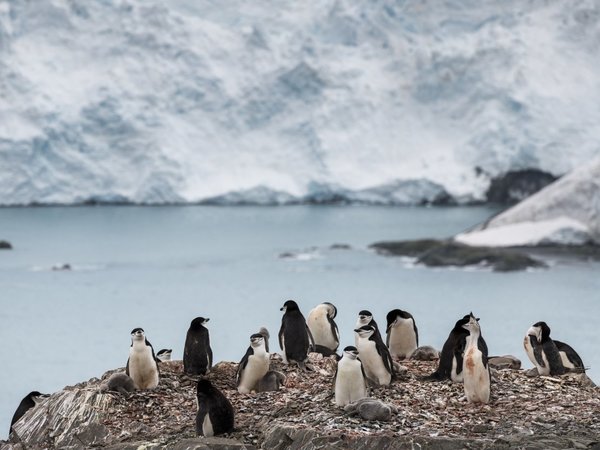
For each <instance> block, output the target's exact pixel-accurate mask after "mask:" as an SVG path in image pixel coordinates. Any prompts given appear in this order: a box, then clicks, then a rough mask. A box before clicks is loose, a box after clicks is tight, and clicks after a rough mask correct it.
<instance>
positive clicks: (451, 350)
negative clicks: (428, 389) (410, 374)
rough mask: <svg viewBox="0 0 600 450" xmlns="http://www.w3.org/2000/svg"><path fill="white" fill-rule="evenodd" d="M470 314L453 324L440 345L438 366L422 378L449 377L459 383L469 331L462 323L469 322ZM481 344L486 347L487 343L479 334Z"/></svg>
mask: <svg viewBox="0 0 600 450" xmlns="http://www.w3.org/2000/svg"><path fill="white" fill-rule="evenodd" d="M469 319H470V315H469V314H468V315H466V316H464V317H463V318H462V319H460V320H458V321H457V322H456V323H455V324H454V328H452V331H450V334H449V335H448V338H447V339H446V342H445V343H444V346H443V347H442V353H441V354H440V362H439V364H438V368H437V369H436V371H435V372H433V373H432V374H431V375H428V376H426V377H424V378H423V379H424V380H429V381H442V380H447V379H450V380H452V381H453V382H455V383H461V382H462V380H463V373H462V368H463V353H464V351H465V346H466V343H467V335H468V334H469V332H468V331H467V330H465V329H464V328H463V325H466V324H467V323H469ZM479 339H480V340H481V345H482V346H483V347H484V348H485V349H486V354H487V345H486V343H485V341H484V339H483V337H482V336H481V333H480V335H479Z"/></svg>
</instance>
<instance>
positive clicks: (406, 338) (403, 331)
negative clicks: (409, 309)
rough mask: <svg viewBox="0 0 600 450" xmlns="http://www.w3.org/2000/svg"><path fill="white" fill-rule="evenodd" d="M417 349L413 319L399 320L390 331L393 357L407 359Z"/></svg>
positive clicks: (390, 347) (390, 346)
mask: <svg viewBox="0 0 600 450" xmlns="http://www.w3.org/2000/svg"><path fill="white" fill-rule="evenodd" d="M416 348H417V336H416V334H415V329H414V323H413V319H399V320H398V324H397V325H396V326H394V327H392V328H391V329H390V341H389V349H390V353H391V355H392V357H396V358H407V357H408V356H410V354H411V353H412V352H414V351H415V349H416Z"/></svg>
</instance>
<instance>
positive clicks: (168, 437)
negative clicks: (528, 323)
mask: <svg viewBox="0 0 600 450" xmlns="http://www.w3.org/2000/svg"><path fill="white" fill-rule="evenodd" d="M310 363H311V365H312V366H313V367H314V371H311V372H302V371H299V370H298V369H297V368H295V367H292V368H289V367H287V366H284V365H283V363H282V362H281V361H280V359H279V357H278V355H273V356H272V368H273V369H275V370H280V371H282V372H283V373H285V375H286V377H287V379H286V382H285V386H284V387H283V388H282V389H281V390H280V391H278V392H264V393H260V394H255V395H242V394H238V393H237V390H236V389H235V381H234V380H235V372H236V370H237V364H236V363H230V362H222V363H219V364H217V365H216V366H215V367H214V368H213V370H212V372H211V374H210V376H209V378H210V379H211V380H212V381H213V383H214V384H215V385H217V386H218V387H219V389H221V390H222V391H223V392H224V393H225V395H226V396H227V397H228V398H229V399H230V400H231V402H232V403H233V405H234V408H235V410H236V431H235V432H234V433H232V434H230V435H227V436H224V437H222V438H213V439H204V438H196V436H195V427H194V420H195V414H196V399H195V384H196V379H195V378H192V377H189V376H187V375H184V374H183V368H182V364H181V362H180V361H171V362H166V363H161V381H160V384H159V386H158V388H157V389H155V390H152V391H139V392H135V393H133V394H131V395H129V396H127V397H125V396H123V395H121V394H116V393H103V392H101V391H100V386H101V383H102V381H103V380H106V379H107V378H108V377H109V376H110V375H111V374H112V373H114V372H115V371H110V372H107V373H105V374H104V375H103V376H102V378H101V379H91V380H89V381H88V382H84V383H80V384H78V385H75V386H70V387H67V388H65V389H64V390H62V391H60V392H57V393H54V394H52V396H51V397H50V398H49V399H48V400H46V401H44V403H42V404H41V405H40V406H38V407H37V408H35V409H33V410H30V411H29V412H28V413H27V414H26V415H25V416H24V418H23V420H21V421H20V422H18V423H17V424H16V425H15V433H13V440H14V442H12V443H0V449H2V450H17V449H38V448H72V449H79V448H91V447H98V448H108V449H115V450H116V449H121V450H128V449H132V450H133V449H138V448H140V447H142V448H146V449H158V448H173V449H183V448H190V449H192V448H197V449H208V448H210V449H226V448H227V449H252V448H263V449H269V450H284V449H288V448H290V449H292V448H293V449H296V450H308V449H321V448H334V449H346V448H348V449H350V448H352V449H365V450H366V449H379V448H390V449H396V448H406V446H413V447H414V446H418V447H420V448H430V449H454V448H492V447H493V448H514V447H527V448H600V415H599V414H598V412H599V411H600V390H599V389H598V388H597V387H594V386H590V385H587V384H585V383H583V382H582V379H581V378H580V376H576V375H569V376H564V377H535V378H530V377H528V376H526V374H525V371H523V370H502V371H498V372H495V374H494V383H493V385H492V400H491V403H490V404H489V405H484V406H475V405H470V404H467V403H466V401H465V400H464V398H463V388H462V385H460V384H452V383H449V382H442V383H434V382H425V381H422V380H420V376H422V375H426V374H428V373H430V372H431V371H432V370H433V369H434V368H435V366H436V362H435V361H434V362H424V361H406V363H405V364H406V367H407V368H408V372H407V373H406V374H405V375H404V376H403V377H401V378H400V379H398V380H396V381H394V382H393V384H392V386H391V388H377V389H374V390H373V392H372V393H371V395H372V396H373V397H376V398H379V399H381V400H383V401H385V402H388V403H392V404H394V405H395V406H396V407H397V408H398V413H397V414H396V415H394V416H393V417H392V420H390V421H389V422H378V421H374V422H366V421H363V420H361V419H359V418H356V417H352V416H349V415H347V414H346V413H345V412H344V411H343V410H342V409H340V408H338V407H337V406H336V405H335V404H334V403H333V399H332V391H331V379H332V376H333V373H334V371H335V361H334V360H333V359H331V358H323V357H321V356H320V355H317V354H311V356H310ZM594 446H596V447H594Z"/></svg>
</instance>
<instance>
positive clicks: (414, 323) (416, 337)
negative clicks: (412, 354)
mask: <svg viewBox="0 0 600 450" xmlns="http://www.w3.org/2000/svg"><path fill="white" fill-rule="evenodd" d="M412 321H413V329H414V330H415V339H416V341H417V348H418V347H419V329H418V328H417V322H415V318H414V317H413V318H412Z"/></svg>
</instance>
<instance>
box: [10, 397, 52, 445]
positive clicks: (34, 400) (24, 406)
mask: <svg viewBox="0 0 600 450" xmlns="http://www.w3.org/2000/svg"><path fill="white" fill-rule="evenodd" d="M47 397H49V395H48V394H42V393H40V392H38V391H32V392H30V393H29V394H27V395H26V396H25V397H23V399H22V400H21V403H19V406H17V410H16V411H15V413H14V415H13V417H12V420H11V421H10V430H9V434H10V432H11V431H12V427H13V425H14V424H15V423H17V422H18V421H19V419H20V418H21V417H23V416H24V415H25V413H26V412H27V411H29V410H30V409H31V408H34V407H35V405H37V404H38V403H40V402H41V401H42V400H43V399H45V398H47Z"/></svg>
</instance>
